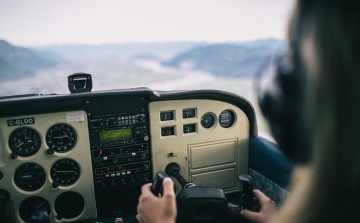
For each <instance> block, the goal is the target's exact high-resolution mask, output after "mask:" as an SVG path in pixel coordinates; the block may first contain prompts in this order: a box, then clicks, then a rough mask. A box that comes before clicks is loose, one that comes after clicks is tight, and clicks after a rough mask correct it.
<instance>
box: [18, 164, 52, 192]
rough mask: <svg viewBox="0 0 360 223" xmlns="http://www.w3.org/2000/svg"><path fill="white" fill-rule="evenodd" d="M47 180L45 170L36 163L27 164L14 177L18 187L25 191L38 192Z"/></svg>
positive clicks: (19, 168)
mask: <svg viewBox="0 0 360 223" xmlns="http://www.w3.org/2000/svg"><path fill="white" fill-rule="evenodd" d="M45 180H46V174H45V171H44V169H43V168H42V167H41V166H40V165H38V164H36V163H25V164H23V165H21V166H19V167H18V168H17V169H16V171H15V175H14V181H15V184H16V186H18V187H19V188H20V189H22V190H25V191H36V190H37V189H39V188H41V187H42V186H43V185H44V183H45Z"/></svg>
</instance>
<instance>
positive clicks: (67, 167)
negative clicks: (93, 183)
mask: <svg viewBox="0 0 360 223" xmlns="http://www.w3.org/2000/svg"><path fill="white" fill-rule="evenodd" d="M50 175H51V179H52V180H53V182H54V183H57V184H58V185H60V186H70V185H72V184H74V183H76V181H77V180H78V179H79V177H80V167H79V165H78V164H77V163H76V162H75V161H74V160H72V159H60V160H58V161H56V162H55V163H54V164H53V165H52V167H51V171H50Z"/></svg>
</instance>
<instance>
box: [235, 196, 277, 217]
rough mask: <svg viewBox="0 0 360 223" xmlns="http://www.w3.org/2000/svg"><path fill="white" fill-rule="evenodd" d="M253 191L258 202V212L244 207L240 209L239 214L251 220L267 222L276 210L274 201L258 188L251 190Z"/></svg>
mask: <svg viewBox="0 0 360 223" xmlns="http://www.w3.org/2000/svg"><path fill="white" fill-rule="evenodd" d="M253 193H254V195H255V198H256V199H257V200H258V202H259V204H260V207H261V209H260V212H254V211H249V210H246V209H244V210H242V211H241V215H242V216H243V217H244V218H247V219H249V220H250V221H252V222H258V223H264V222H269V221H270V220H272V218H273V217H274V216H275V214H276V212H277V209H276V204H275V202H274V201H272V200H271V199H270V198H268V197H267V196H266V195H265V194H263V193H262V192H261V191H259V190H253Z"/></svg>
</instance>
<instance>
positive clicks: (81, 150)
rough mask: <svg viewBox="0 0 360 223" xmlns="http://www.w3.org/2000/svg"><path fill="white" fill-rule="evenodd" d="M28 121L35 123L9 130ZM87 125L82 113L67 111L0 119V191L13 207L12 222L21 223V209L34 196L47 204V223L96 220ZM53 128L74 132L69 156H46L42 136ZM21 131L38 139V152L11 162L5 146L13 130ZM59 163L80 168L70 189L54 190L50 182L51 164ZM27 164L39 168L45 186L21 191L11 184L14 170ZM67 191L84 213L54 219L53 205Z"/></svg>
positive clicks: (8, 149) (45, 144)
mask: <svg viewBox="0 0 360 223" xmlns="http://www.w3.org/2000/svg"><path fill="white" fill-rule="evenodd" d="M30 117H31V118H34V121H35V122H34V123H32V124H22V125H14V126H8V120H14V119H17V120H19V119H26V118H30ZM87 123H88V122H87V117H86V113H85V112H84V111H69V112H59V113H50V114H38V115H28V116H22V117H7V118H1V119H0V171H1V172H2V173H3V179H1V180H0V188H1V189H5V190H7V191H8V192H9V194H10V201H11V202H9V203H8V206H7V208H9V207H12V209H13V210H14V216H15V222H21V223H22V222H24V221H23V220H22V219H21V217H20V214H19V210H20V206H21V204H22V202H23V201H24V200H25V199H26V198H29V197H34V196H36V197H41V198H44V199H45V200H47V201H48V202H49V204H50V210H51V211H50V222H73V221H80V220H85V219H93V218H96V216H97V213H96V202H95V195H94V194H95V193H94V185H93V174H92V166H91V154H90V149H89V148H90V145H89V132H88V124H87ZM55 124H67V125H69V126H71V127H72V128H73V129H74V130H75V132H76V135H77V138H76V141H77V142H76V145H75V147H74V148H73V149H71V150H70V151H68V152H64V153H57V152H56V151H55V153H54V154H53V155H48V154H47V153H46V150H47V149H48V145H47V143H46V138H45V136H46V133H47V131H48V130H49V129H50V127H51V126H53V125H55ZM23 127H27V128H31V129H33V130H35V131H36V132H37V133H38V134H39V135H40V140H41V147H40V149H39V151H38V152H37V153H36V154H34V155H32V156H29V157H20V156H18V157H17V158H15V159H12V158H11V154H12V151H11V149H10V148H9V143H8V141H9V137H10V135H11V134H12V132H14V131H16V129H19V128H23ZM60 159H71V160H74V161H75V162H76V163H77V164H78V165H79V167H80V177H79V179H78V180H77V181H76V182H75V183H74V184H72V185H70V186H58V187H57V188H53V187H52V183H53V180H52V178H51V176H50V171H51V168H52V166H53V164H54V163H55V162H56V161H58V160H60ZM30 162H31V163H36V164H38V165H40V166H41V167H42V168H43V169H44V170H45V173H46V180H45V183H44V185H43V186H41V187H40V188H39V189H37V190H35V191H25V190H22V189H20V188H19V187H18V186H17V185H16V184H15V181H14V173H15V171H16V170H17V168H18V167H20V166H21V165H22V164H24V163H30ZM69 191H71V192H76V193H78V194H79V195H80V196H81V197H82V198H83V201H84V209H83V210H82V212H81V213H80V214H79V215H78V216H76V217H73V218H70V219H67V218H62V219H60V220H58V219H56V216H57V213H56V210H55V207H54V206H55V205H54V203H55V201H56V198H57V197H58V196H59V195H61V194H62V193H64V192H69ZM68 202H69V203H71V202H72V200H69V201H68Z"/></svg>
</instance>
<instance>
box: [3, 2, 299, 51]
mask: <svg viewBox="0 0 360 223" xmlns="http://www.w3.org/2000/svg"><path fill="white" fill-rule="evenodd" d="M293 3H294V0H25V1H24V0H0V39H3V40H6V41H8V42H10V43H12V44H15V45H21V46H47V45H64V44H96V45H99V44H114V43H126V42H177V41H204V42H210V43H211V42H229V41H231V42H233V41H250V40H255V39H261V38H280V39H281V38H285V33H286V32H285V30H286V25H287V21H288V19H289V16H290V13H291V9H292V6H293Z"/></svg>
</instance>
